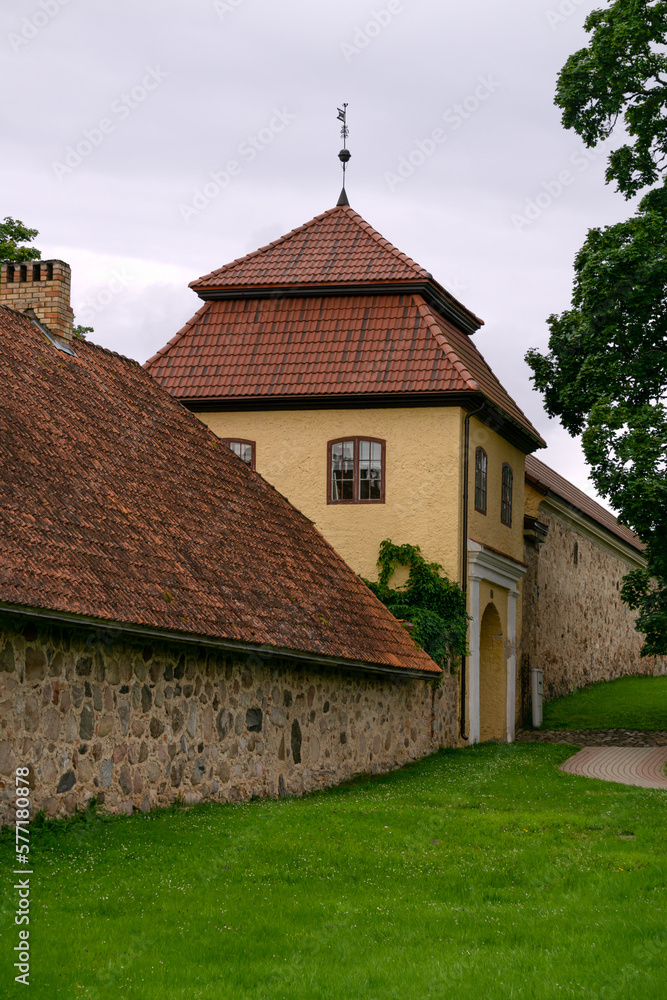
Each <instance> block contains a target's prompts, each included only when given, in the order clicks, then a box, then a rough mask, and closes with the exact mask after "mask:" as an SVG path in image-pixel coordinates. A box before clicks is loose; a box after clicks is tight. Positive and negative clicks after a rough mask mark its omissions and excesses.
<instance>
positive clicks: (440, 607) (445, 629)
mask: <svg viewBox="0 0 667 1000" xmlns="http://www.w3.org/2000/svg"><path fill="white" fill-rule="evenodd" d="M377 564H378V568H379V570H380V575H379V579H378V582H377V583H372V582H371V581H370V580H364V583H365V584H366V586H367V587H370V589H371V590H372V591H373V593H374V594H375V596H376V597H379V599H380V600H381V601H382V603H383V604H385V605H386V606H387V608H388V609H389V610H390V611H391V613H392V614H393V615H395V616H396V618H400V619H402V620H403V621H408V622H411V623H412V624H413V625H414V628H413V629H412V632H411V634H412V638H413V639H414V640H415V642H416V643H418V644H419V645H420V646H421V647H422V648H423V649H425V650H426V652H427V653H428V654H429V656H430V657H431V659H433V660H435V662H436V663H437V664H438V665H439V666H441V667H449V669H450V670H455V669H456V668H457V667H458V665H459V663H460V662H461V657H462V656H464V655H465V654H466V653H467V652H468V648H467V635H468V622H469V620H470V617H469V615H468V613H467V612H466V598H465V594H464V593H463V591H462V590H461V588H460V587H459V585H458V583H453V582H452V581H451V580H449V579H448V578H447V577H446V576H444V575H441V573H440V571H441V570H442V566H440V564H439V563H429V562H426V560H425V559H424V557H423V555H422V554H421V550H420V548H419V546H418V545H394V544H393V543H392V541H391V539H390V538H385V540H384V541H383V542H382V543H381V544H380V555H379V557H378V561H377ZM398 566H406V567H407V568H408V569H409V570H410V575H409V577H408V580H407V582H406V583H405V584H404V585H403V586H402V587H397V588H395V589H394V588H392V587H390V586H389V581H390V580H391V577H392V575H393V573H394V570H395V569H396V568H397V567H398Z"/></svg>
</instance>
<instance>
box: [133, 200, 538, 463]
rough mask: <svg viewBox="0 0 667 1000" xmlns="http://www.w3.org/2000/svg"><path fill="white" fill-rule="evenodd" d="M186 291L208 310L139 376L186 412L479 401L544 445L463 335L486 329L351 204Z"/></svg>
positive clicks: (529, 445) (531, 444)
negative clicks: (352, 401) (359, 401)
mask: <svg viewBox="0 0 667 1000" xmlns="http://www.w3.org/2000/svg"><path fill="white" fill-rule="evenodd" d="M191 287H192V288H194V289H195V290H196V291H197V293H198V294H199V295H200V296H201V297H202V298H204V299H205V300H206V304H205V305H204V306H203V308H201V309H200V310H199V311H198V312H197V313H196V314H195V315H194V316H193V317H192V319H191V320H190V321H189V322H188V323H186V325H185V326H184V327H183V328H182V329H181V330H180V331H179V332H178V333H177V334H176V336H175V337H173V338H172V339H171V340H170V341H169V342H168V343H167V344H166V345H165V347H163V348H162V349H161V350H160V351H158V352H157V354H155V355H154V356H153V357H152V358H150V359H149V360H148V361H147V362H146V366H145V367H146V368H147V370H148V371H149V372H150V373H151V375H152V376H153V377H154V378H155V379H156V380H157V381H158V382H159V383H160V384H161V385H162V386H164V388H165V389H167V390H168V391H169V392H170V393H171V394H172V395H174V396H176V397H177V398H178V399H182V400H183V401H184V402H186V403H187V405H189V406H193V407H195V406H198V405H201V404H207V405H208V406H209V407H213V405H214V404H215V403H217V402H219V403H220V404H222V405H229V406H231V407H233V404H234V403H239V404H241V403H246V404H248V405H249V404H251V402H252V401H253V400H256V401H258V402H260V403H262V402H264V403H267V402H268V401H270V400H273V401H274V402H275V401H277V400H279V399H282V400H283V401H284V403H285V405H288V403H289V401H290V400H293V402H294V405H295V406H296V405H304V403H305V402H306V401H310V402H311V403H312V404H317V403H318V401H319V402H320V403H321V404H324V402H325V400H327V399H329V400H336V399H338V400H339V401H341V400H343V399H346V398H351V397H356V396H359V395H363V396H364V397H366V402H367V403H369V404H371V403H372V401H373V398H377V399H380V398H382V400H383V401H384V403H387V402H388V403H390V404H391V402H392V400H393V401H394V402H396V403H399V402H400V403H403V405H411V403H410V400H409V399H405V398H404V396H405V394H411V395H412V397H414V396H415V394H420V395H421V396H425V399H422V400H421V401H422V402H423V401H428V399H429V398H432V400H433V402H434V403H435V402H438V403H440V404H442V403H446V402H447V401H448V400H449V401H451V402H463V403H465V400H466V399H468V400H470V401H471V402H470V405H471V406H472V405H473V402H472V401H473V400H474V401H476V402H475V403H474V405H478V403H477V400H478V399H484V400H486V401H487V402H488V404H490V406H491V407H492V408H494V409H496V410H497V411H500V412H501V413H502V414H503V415H504V416H505V417H507V418H508V420H509V422H510V423H511V424H513V425H514V427H515V428H518V431H519V433H520V435H522V438H523V439H524V441H525V444H526V449H529V448H534V447H540V446H542V445H543V441H542V438H541V437H540V435H539V434H538V432H537V431H536V430H535V428H534V427H533V426H532V424H531V423H530V421H529V420H528V418H527V417H526V416H525V414H524V413H523V412H522V411H521V409H520V408H519V407H518V406H517V404H516V403H515V402H514V400H513V399H512V398H511V397H510V395H509V393H507V392H506V390H505V389H504V388H503V386H502V385H501V384H500V382H499V381H498V379H497V378H496V377H495V375H494V374H493V372H492V371H491V369H490V368H489V366H488V365H487V363H486V361H485V360H484V358H483V357H482V355H481V354H480V352H479V351H478V350H477V348H476V347H475V346H474V344H473V342H472V340H471V338H470V337H469V336H468V333H470V332H472V331H473V330H474V329H477V328H478V327H479V325H480V324H481V320H479V319H478V318H477V317H476V316H475V315H474V314H473V313H471V312H470V311H469V310H467V309H466V308H465V307H464V306H462V305H461V303H458V302H457V301H456V300H455V299H453V298H452V297H451V296H449V295H448V293H447V292H446V291H445V290H444V289H443V288H442V287H441V286H440V285H438V284H437V282H435V281H434V280H433V278H432V276H431V275H430V274H429V273H428V272H427V271H425V270H424V268H422V267H420V266H419V265H418V264H416V263H415V262H414V261H413V260H411V259H410V258H409V257H407V256H406V255H405V254H403V253H401V252H400V251H399V250H397V249H396V248H395V247H393V246H392V245H391V244H390V243H389V242H388V241H387V240H385V239H384V238H383V237H382V236H380V234H379V233H377V232H376V231H375V230H374V229H373V228H372V227H371V226H369V225H368V223H366V222H365V221H364V220H363V219H362V218H361V216H360V215H358V213H357V212H354V211H353V210H352V209H351V208H349V206H337V207H336V208H334V209H331V210H330V211H329V212H325V213H324V214H323V215H320V216H317V217H316V218H315V219H313V220H312V221H311V222H309V223H307V224H306V225H305V226H301V227H300V228H299V229H296V230H293V231H292V232H291V233H288V234H287V235H286V236H284V237H282V238H281V239H280V240H276V241H275V242H274V243H271V244H269V245H268V246H267V247H264V248H262V249H261V250H257V251H255V252H254V253H252V254H249V255H247V256H246V257H243V258H241V259H240V260H237V261H233V262H232V263H231V264H228V265H226V266H225V267H222V268H220V269H218V270H217V271H213V272H211V273H210V274H209V275H206V276H204V277H203V278H200V279H198V280H197V281H194V282H192V284H191ZM453 394H456V397H454V395H453Z"/></svg>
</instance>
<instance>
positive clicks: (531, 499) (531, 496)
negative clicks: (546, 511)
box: [524, 483, 544, 518]
mask: <svg viewBox="0 0 667 1000" xmlns="http://www.w3.org/2000/svg"><path fill="white" fill-rule="evenodd" d="M543 500H544V493H543V492H540V490H536V489H535V487H534V486H533V485H532V484H531V483H526V486H525V501H524V507H525V511H526V514H527V515H528V517H537V518H539V516H540V504H541V503H542V501H543Z"/></svg>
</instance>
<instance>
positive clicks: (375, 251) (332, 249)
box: [190, 205, 431, 291]
mask: <svg viewBox="0 0 667 1000" xmlns="http://www.w3.org/2000/svg"><path fill="white" fill-rule="evenodd" d="M430 278H431V275H430V274H429V273H428V271H426V270H424V268H423V267H420V266H419V264H415V262H414V261H413V260H411V259H410V258H409V257H407V256H406V255H405V254H404V253H401V251H400V250H397V249H396V247H394V246H392V244H391V243H390V242H389V241H388V240H386V239H385V238H384V236H380V234H379V233H378V232H376V231H375V229H373V227H372V226H370V225H369V224H368V223H367V222H365V221H364V219H362V217H361V216H360V215H359V214H358V212H355V211H354V210H353V209H351V208H350V207H349V205H346V206H336V207H335V208H331V209H329V211H328V212H323V213H322V215H318V216H316V217H315V218H314V219H311V221H310V222H306V223H305V225H303V226H300V227H299V228H298V229H293V230H292V231H291V232H289V233H287V234H286V235H285V236H281V237H280V239H278V240H274V241H273V243H269V244H268V246H265V247H261V248H260V249H259V250H255V251H254V252H253V253H251V254H248V255H247V256H246V257H240V258H239V259H238V260H234V261H232V263H231V264H226V265H225V266H224V267H221V268H219V269H218V270H217V271H212V272H211V273H210V274H206V275H204V277H202V278H198V279H197V281H193V282H191V284H190V288H194V289H195V291H201V290H202V289H207V288H230V287H231V288H236V287H239V286H246V285H253V286H260V285H286V284H290V285H300V284H318V285H319V284H322V283H325V282H330V283H336V284H338V283H343V284H345V283H357V282H359V281H383V282H384V281H414V280H419V281H423V280H429V279H430Z"/></svg>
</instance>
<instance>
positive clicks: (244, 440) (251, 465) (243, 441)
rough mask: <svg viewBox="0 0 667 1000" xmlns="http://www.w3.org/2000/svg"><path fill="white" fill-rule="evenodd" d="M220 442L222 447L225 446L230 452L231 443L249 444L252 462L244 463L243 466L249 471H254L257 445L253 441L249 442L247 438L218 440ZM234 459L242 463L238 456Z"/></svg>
mask: <svg viewBox="0 0 667 1000" xmlns="http://www.w3.org/2000/svg"><path fill="white" fill-rule="evenodd" d="M220 440H221V441H222V443H223V444H224V445H226V447H227V448H229V450H230V451H231V450H232V441H233V442H234V444H249V445H250V447H251V448H252V461H251V462H246V463H245V464H246V465H247V466H248V467H249V468H250V469H253V470H254V469H255V461H256V459H257V444H256V442H255V441H250V440H249V439H248V438H238V437H228V438H220ZM232 454H234V455H236V452H232ZM236 457H237V458H238V459H239V460H240V461H241V462H243V459H242V458H241V457H240V456H239V455H236Z"/></svg>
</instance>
